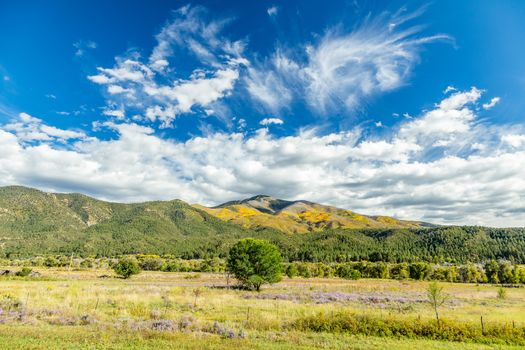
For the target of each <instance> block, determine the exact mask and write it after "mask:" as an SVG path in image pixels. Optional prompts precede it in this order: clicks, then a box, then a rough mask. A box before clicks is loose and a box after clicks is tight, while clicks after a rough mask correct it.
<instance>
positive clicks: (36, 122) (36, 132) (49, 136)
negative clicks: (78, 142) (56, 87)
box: [2, 113, 86, 143]
mask: <svg viewBox="0 0 525 350" xmlns="http://www.w3.org/2000/svg"><path fill="white" fill-rule="evenodd" d="M2 128H3V129H4V130H7V131H10V132H12V133H13V134H15V135H16V137H17V138H18V140H20V142H21V143H25V142H35V141H36V142H44V141H49V142H51V141H53V142H61V143H65V142H67V141H68V140H71V139H83V138H85V137H86V134H85V133H84V132H81V131H74V130H64V129H59V128H56V127H54V126H49V125H46V124H44V123H43V121H42V120H41V119H39V118H35V117H33V116H31V115H29V114H27V113H20V114H19V115H18V118H15V119H13V120H11V122H10V123H8V124H6V125H3V126H2Z"/></svg>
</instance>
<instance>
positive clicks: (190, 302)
mask: <svg viewBox="0 0 525 350" xmlns="http://www.w3.org/2000/svg"><path fill="white" fill-rule="evenodd" d="M34 270H35V272H38V273H40V276H39V277H17V276H12V277H1V278H0V308H1V309H2V312H1V313H0V343H2V346H3V347H2V348H5V349H14V348H16V349H49V348H65V349H93V348H101V349H102V348H111V349H133V348H135V349H148V348H149V349H163V348H165V349H168V348H173V346H174V344H177V348H182V349H201V348H214V349H226V348H239V349H243V348H244V349H250V348H261V349H314V348H325V349H345V348H348V344H352V345H353V347H352V348H356V349H381V348H385V347H388V348H392V349H409V348H414V347H416V348H420V347H426V348H429V349H432V348H435V349H456V348H457V349H459V348H461V349H468V348H471V349H482V348H483V347H484V346H487V348H488V347H489V346H490V347H494V346H497V347H499V348H507V347H508V348H513V347H516V348H518V347H519V346H523V345H525V328H524V327H525V313H523V299H524V298H525V289H523V288H507V289H506V295H505V297H504V298H501V297H500V293H499V288H498V287H494V286H491V285H474V284H451V283H441V286H442V287H443V292H444V293H446V295H447V296H448V297H447V301H446V302H445V303H444V304H443V305H442V306H440V319H441V323H440V324H439V325H438V323H437V322H436V320H435V316H434V310H433V308H432V306H431V305H430V304H429V302H428V297H427V290H428V282H421V281H409V280H408V281H395V280H381V279H361V280H357V281H354V280H344V279H337V278H329V279H327V278H316V279H308V280H306V279H303V278H294V279H289V278H286V277H285V278H284V279H283V281H282V282H280V283H278V284H274V285H271V286H266V287H263V288H262V290H261V292H260V293H256V292H251V291H247V290H242V289H236V288H231V287H232V281H231V280H230V281H228V278H227V276H226V275H225V274H209V273H164V272H153V271H145V272H142V273H141V274H139V275H137V276H132V277H131V278H129V279H126V280H124V279H119V278H115V277H114V275H113V272H112V271H111V270H96V269H86V270H75V269H72V270H70V271H68V269H67V268H59V269H50V268H34ZM459 342H461V343H459ZM97 346H98V347H97Z"/></svg>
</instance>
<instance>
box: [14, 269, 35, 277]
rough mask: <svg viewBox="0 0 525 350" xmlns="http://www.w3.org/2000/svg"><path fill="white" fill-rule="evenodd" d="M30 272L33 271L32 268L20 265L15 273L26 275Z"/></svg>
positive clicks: (21, 275)
mask: <svg viewBox="0 0 525 350" xmlns="http://www.w3.org/2000/svg"><path fill="white" fill-rule="evenodd" d="M31 272H33V270H32V269H30V268H29V267H22V270H20V271H18V272H17V273H16V275H17V276H20V277H27V276H29V275H30V274H31Z"/></svg>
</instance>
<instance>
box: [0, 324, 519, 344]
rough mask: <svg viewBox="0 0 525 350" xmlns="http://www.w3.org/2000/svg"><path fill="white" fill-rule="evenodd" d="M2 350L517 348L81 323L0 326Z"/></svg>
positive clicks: (303, 334) (388, 339) (408, 340)
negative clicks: (240, 335) (225, 334)
mask: <svg viewBox="0 0 525 350" xmlns="http://www.w3.org/2000/svg"><path fill="white" fill-rule="evenodd" d="M0 344H2V349H3V350H30V349H31V350H37V349H46V350H47V349H54V350H55V349H57V350H58V349H64V350H65V349H75V350H83V349H85V350H95V349H97V350H98V349H112V350H120V349H122V350H134V349H137V350H139V349H140V350H150V349H151V350H161V349H188V350H190V349H239V350H243V349H268V350H272V349H283V350H286V349H290V350H291V349H304V350H307V349H334V350H335V349H355V350H359V349H363V350H364V349H367V350H368V349H391V350H402V349H406V350H412V349H422V348H424V349H428V350H433V349H436V350H438V349H439V350H448V349H450V350H452V349H472V350H474V349H476V350H477V349H479V350H484V349H509V350H510V349H519V347H513V346H501V345H499V346H498V345H496V346H489V345H481V344H473V343H452V342H442V341H432V340H420V339H396V338H378V337H363V336H352V335H344V336H335V335H331V334H307V333H299V332H295V333H287V334H272V335H257V337H254V338H252V339H223V338H221V337H219V336H216V335H207V334H187V333H170V334H166V333H147V334H136V333H132V332H124V333H122V332H118V333H117V332H114V331H111V332H108V331H98V330H90V329H86V328H85V327H66V326H54V327H49V326H48V327H41V328H35V327H32V326H27V325H16V326H0Z"/></svg>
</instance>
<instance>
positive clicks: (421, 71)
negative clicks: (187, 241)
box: [0, 1, 525, 226]
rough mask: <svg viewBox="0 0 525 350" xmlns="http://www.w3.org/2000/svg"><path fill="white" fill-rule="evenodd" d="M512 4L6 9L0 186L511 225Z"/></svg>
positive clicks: (518, 93)
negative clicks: (270, 199) (296, 203)
mask: <svg viewBox="0 0 525 350" xmlns="http://www.w3.org/2000/svg"><path fill="white" fill-rule="evenodd" d="M524 19H525V4H523V2H521V1H506V2H496V1H461V2H457V1H439V2H434V3H427V4H425V5H422V3H421V2H419V1H408V2H407V1H403V2H402V1H390V2H388V3H386V2H384V3H383V2H375V1H330V2H326V1H308V2H307V1H286V2H278V1H275V2H272V1H250V2H241V1H201V2H191V3H188V2H183V1H156V2H155V5H154V6H152V5H151V4H147V3H146V2H140V1H112V2H102V1H89V2H88V1H75V2H71V1H27V2H24V3H21V2H18V1H4V2H2V4H1V5H0V31H1V32H2V33H4V34H3V35H2V36H0V53H1V54H0V78H1V79H0V146H1V147H2V148H3V149H4V150H5V151H4V152H2V153H3V155H2V154H0V184H2V185H10V184H22V185H28V186H34V187H38V188H41V189H44V190H51V191H78V192H83V193H86V194H90V195H94V196H96V197H98V198H103V199H110V200H118V201H128V202H129V201H139V200H150V199H171V198H181V199H183V200H187V201H190V202H200V203H203V204H210V205H212V204H218V203H220V202H223V201H226V200H231V199H238V198H242V197H247V196H250V195H254V194H259V193H266V194H270V195H274V196H278V197H281V198H286V199H298V198H302V199H308V200H313V201H319V202H323V203H327V204H333V205H337V206H341V207H346V208H349V209H353V210H356V211H361V212H364V213H369V214H376V213H377V214H388V215H394V216H396V217H401V218H410V219H423V220H428V221H433V222H440V223H471V224H486V225H496V226H513V225H523V223H524V222H525V221H524V220H525V212H524V211H523V209H522V208H523V207H525V199H524V196H525V183H524V180H523V179H524V178H525V174H524V170H522V169H525V167H523V166H522V165H524V164H523V163H525V160H524V158H525V157H524V150H525V136H524V135H525V133H524V132H523V121H524V117H525V115H524V110H525V99H524V98H523V96H524V92H525V61H524V60H523V59H522V56H523V54H524V53H525V41H523V40H522V38H523V35H524V34H525V21H524Z"/></svg>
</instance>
